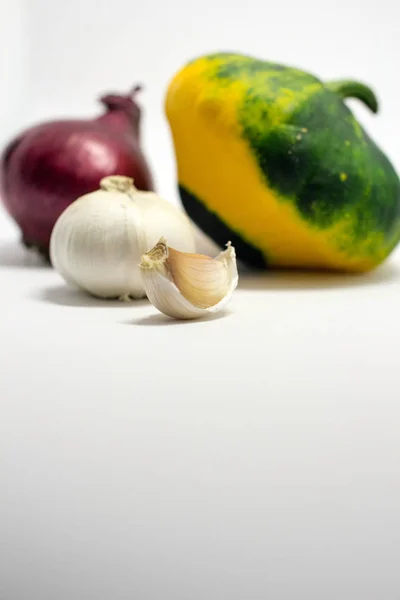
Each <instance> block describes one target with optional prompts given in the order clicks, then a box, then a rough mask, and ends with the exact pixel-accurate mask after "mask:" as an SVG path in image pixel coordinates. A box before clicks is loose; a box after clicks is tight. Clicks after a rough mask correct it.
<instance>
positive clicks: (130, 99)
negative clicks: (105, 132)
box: [97, 85, 141, 141]
mask: <svg viewBox="0 0 400 600" xmlns="http://www.w3.org/2000/svg"><path fill="white" fill-rule="evenodd" d="M140 90H141V87H140V86H138V85H137V86H135V87H134V88H133V89H132V90H131V92H130V93H129V94H128V95H126V96H123V95H120V94H105V95H104V96H101V98H100V102H101V103H102V104H103V105H104V106H105V108H106V112H105V113H104V114H103V115H101V116H100V117H99V118H98V119H97V122H99V123H102V124H105V125H107V126H108V127H112V128H113V129H114V130H117V131H120V132H122V133H126V132H127V131H130V132H131V133H133V135H134V137H135V138H136V139H137V140H138V141H140V120H141V110H140V108H139V106H138V104H137V103H136V100H135V99H136V95H137V93H138V92H139V91H140Z"/></svg>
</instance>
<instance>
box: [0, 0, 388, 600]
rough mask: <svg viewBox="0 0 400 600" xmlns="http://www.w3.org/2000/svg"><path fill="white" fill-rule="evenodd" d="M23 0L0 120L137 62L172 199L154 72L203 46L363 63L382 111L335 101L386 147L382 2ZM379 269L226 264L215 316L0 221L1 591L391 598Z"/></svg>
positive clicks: (162, 76)
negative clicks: (228, 273)
mask: <svg viewBox="0 0 400 600" xmlns="http://www.w3.org/2000/svg"><path fill="white" fill-rule="evenodd" d="M16 4H18V3H17V2H16V0H10V2H6V1H5V0H3V3H2V7H5V8H7V7H8V9H7V10H9V9H10V7H11V6H14V5H16ZM20 5H21V6H22V7H23V14H24V15H25V17H26V20H27V22H28V23H29V27H30V29H29V36H28V35H27V36H25V37H24V39H23V42H24V43H25V42H26V43H27V45H28V46H29V53H28V54H29V62H27V64H26V67H27V69H28V74H27V75H26V78H25V79H24V81H23V85H25V86H26V89H27V90H28V91H29V94H28V91H27V92H26V93H27V94H28V95H27V96H26V103H25V105H24V106H23V107H22V108H21V109H17V107H16V106H13V107H11V102H10V104H9V105H7V106H6V105H4V106H5V109H4V112H2V114H6V112H7V117H6V120H7V123H6V122H5V121H4V124H5V125H7V129H9V128H11V119H12V118H14V119H15V121H14V122H15V128H18V127H19V126H20V125H22V124H25V123H28V122H29V121H31V120H35V119H37V118H42V117H46V118H47V117H49V116H50V115H53V114H54V115H56V114H59V113H60V114H61V113H62V114H70V113H72V114H81V113H86V114H92V113H93V111H95V110H97V108H96V106H95V104H94V102H93V99H94V97H96V95H98V93H99V92H101V91H103V90H104V89H106V88H108V87H111V88H112V87H115V88H116V89H126V88H128V87H129V86H130V85H131V84H132V83H133V82H134V81H136V80H139V81H141V80H143V81H144V82H145V84H146V90H147V91H146V92H145V94H144V95H143V103H144V104H145V105H146V107H147V110H146V120H145V140H146V145H147V148H148V151H149V155H150V158H151V160H152V163H153V167H154V169H155V172H156V175H157V180H158V184H159V187H160V189H161V191H162V192H163V193H164V194H165V195H166V196H168V197H169V198H171V199H172V200H173V201H176V200H177V198H176V194H175V175H174V165H173V156H172V154H171V152H170V140H169V133H168V128H167V126H166V123H165V120H164V117H163V114H162V99H163V90H164V87H165V84H166V81H167V80H168V78H169V76H170V75H171V74H172V72H173V71H174V70H175V69H176V68H178V67H179V66H180V65H181V64H182V62H184V61H185V60H186V59H187V58H188V57H191V56H192V55H195V54H197V53H199V52H207V51H209V50H215V49H220V48H223V47H225V48H234V49H238V50H242V51H248V52H252V53H254V54H257V55H259V56H264V57H266V58H271V59H273V60H279V61H282V62H291V63H296V64H298V65H299V66H302V67H304V68H307V69H308V70H311V71H314V72H316V73H318V74H319V75H321V77H324V78H336V77H340V76H356V77H359V78H361V79H365V80H367V81H369V82H370V83H371V84H373V85H374V87H376V89H377V90H378V91H379V95H380V97H381V100H382V114H381V116H378V117H376V118H372V117H370V116H369V115H367V113H366V111H364V109H362V108H361V107H359V105H355V110H356V111H357V114H358V115H359V116H360V118H361V119H362V120H363V121H364V122H365V123H366V124H367V126H368V129H369V131H370V132H371V134H372V135H373V137H374V138H375V139H376V140H377V141H378V142H379V143H380V144H382V145H383V146H384V147H385V149H386V150H387V151H388V152H389V154H390V155H391V157H392V159H393V160H394V162H395V163H396V164H397V166H399V164H400V144H399V140H398V130H399V116H398V115H399V112H398V98H399V77H398V76H397V71H398V69H397V64H396V60H397V57H398V56H399V49H400V46H399V44H400V41H399V40H400V36H399V35H398V32H399V25H398V23H399V19H398V16H399V15H398V12H399V5H398V3H393V4H392V3H391V2H389V1H385V0H384V1H382V2H380V3H379V5H377V4H376V2H372V1H368V2H364V3H362V4H361V3H360V2H358V1H356V0H347V1H346V2H345V1H344V0H341V1H340V2H338V3H337V4H336V6H334V5H333V4H332V5H324V7H323V12H321V11H322V8H321V5H320V3H317V2H313V1H312V0H305V1H304V2H301V3H294V2H293V3H291V4H289V5H288V4H286V3H277V4H274V5H268V4H267V3H265V2H264V1H263V2H261V1H260V2H256V1H255V0H253V1H249V2H246V5H245V9H244V6H243V4H234V3H232V2H228V1H226V2H224V1H222V0H220V1H219V2H217V1H215V0H214V1H211V0H204V1H203V2H201V3H198V2H194V1H193V2H192V1H186V2H183V1H182V3H179V2H178V1H177V0H175V1H174V0H171V1H170V2H166V3H162V2H160V1H158V2H147V3H143V4H140V5H138V4H136V3H132V2H130V1H129V0H125V1H123V0H113V2H104V1H103V2H100V1H99V0H96V2H95V0H87V1H86V2H84V3H82V2H78V0H69V1H68V2H56V1H55V0H54V1H53V2H51V3H50V2H47V0H46V1H45V0H29V1H28V0H26V3H25V4H23V3H20ZM95 6H96V7H97V8H96V9H95V8H94V7H95ZM361 8H362V10H361ZM112 10H115V13H113V12H112ZM7 14H8V13H7ZM115 14H117V17H115ZM2 16H3V13H2ZM190 20H191V22H190ZM15 35H17V34H15ZM10 39H11V37H10ZM12 39H14V38H12ZM3 72H4V71H2V73H3ZM15 81H16V80H14V79H13V78H11V80H10V81H9V82H8V85H9V86H10V89H11V87H12V86H13V84H14V83H15ZM18 81H19V79H18ZM18 85H19V84H18ZM21 85H22V84H21ZM5 87H6V86H5ZM13 89H19V88H14V87H13ZM12 98H13V99H14V98H15V96H12ZM12 103H13V104H14V100H13V101H12ZM1 106H2V111H3V104H2V105H1ZM18 110H20V113H19V116H17V112H18ZM12 115H14V117H12ZM4 131H5V129H4V128H3V130H2V134H4ZM399 284H400V255H399V253H397V254H396V256H394V257H393V259H392V260H391V261H390V262H389V263H388V264H387V265H385V266H384V267H383V268H382V269H379V270H377V271H376V272H375V273H374V274H371V275H369V276H365V277H342V276H337V277H328V276H324V277H322V276H313V277H312V276H305V275H304V276H301V275H297V276H294V275H292V276H289V275H278V274H276V275H269V276H266V277H265V278H261V279H260V278H255V277H247V278H246V277H242V279H241V284H240V288H239V289H238V291H237V293H236V294H235V295H234V299H233V302H232V304H231V311H230V313H229V314H228V315H226V316H224V317H223V318H219V319H215V320H211V321H201V322H194V323H186V324H178V323H174V322H170V321H167V320H164V319H163V317H161V316H159V315H158V314H157V313H156V311H155V310H154V309H153V308H152V307H151V306H150V305H148V304H146V303H143V302H142V303H139V304H134V305H128V304H127V305H125V304H124V305H120V304H109V303H105V302H100V301H95V300H92V299H89V298H86V297H85V296H81V295H79V294H77V293H75V292H73V291H72V290H69V289H68V288H66V287H65V285H64V284H63V282H62V281H61V280H60V278H59V277H58V276H57V274H56V273H54V272H52V271H50V270H49V269H47V268H43V267H41V266H40V264H39V263H38V262H37V261H35V260H34V259H32V258H30V256H29V255H27V254H26V253H25V252H24V251H22V249H20V248H19V246H18V243H17V232H16V229H15V228H14V227H13V226H12V225H11V223H10V222H9V221H8V220H7V219H6V217H5V216H1V217H0V289H1V290H2V294H1V297H0V308H1V315H2V318H1V320H0V339H1V347H0V348H1V360H0V365H1V366H0V489H1V493H0V599H1V600H31V599H32V598H35V599H36V598H37V599H38V600H39V599H40V600H110V599H112V600H125V599H126V600H128V599H129V600H132V599H134V600H225V599H229V600H293V599H294V598H296V599H297V598H298V599H301V600H302V599H303V598H304V599H307V600H321V599H323V600H347V599H351V600H381V599H384V600H398V598H399V597H400V575H399V572H398V556H399V554H400V516H399V505H400V484H399V467H400V465H399V462H400V461H399V457H400V442H399V433H398V432H399V419H400V408H399V402H400V394H399V371H398V367H399V351H398V345H399V342H398V340H399V338H400V321H399V318H398V314H399Z"/></svg>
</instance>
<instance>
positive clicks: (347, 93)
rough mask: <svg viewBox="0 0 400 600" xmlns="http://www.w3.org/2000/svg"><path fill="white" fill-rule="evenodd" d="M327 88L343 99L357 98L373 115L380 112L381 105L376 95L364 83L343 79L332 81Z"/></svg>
mask: <svg viewBox="0 0 400 600" xmlns="http://www.w3.org/2000/svg"><path fill="white" fill-rule="evenodd" d="M326 87H327V88H328V89H330V90H331V91H332V92H335V93H336V94H339V96H341V97H342V98H343V99H345V98H357V100H360V101H361V102H363V103H364V104H365V105H366V106H367V107H368V108H369V109H370V110H371V111H372V112H373V113H375V114H376V113H377V112H378V109H379V105H378V99H377V97H376V96H375V93H374V92H373V91H372V90H371V88H369V87H368V86H366V85H364V84H363V83H359V82H358V81H351V80H347V79H343V80H340V81H331V82H329V83H327V84H326Z"/></svg>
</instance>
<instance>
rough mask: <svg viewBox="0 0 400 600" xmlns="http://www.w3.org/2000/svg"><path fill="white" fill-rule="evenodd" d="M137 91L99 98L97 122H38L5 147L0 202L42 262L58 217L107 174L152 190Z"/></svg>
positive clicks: (90, 190) (0, 167)
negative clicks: (101, 109)
mask: <svg viewBox="0 0 400 600" xmlns="http://www.w3.org/2000/svg"><path fill="white" fill-rule="evenodd" d="M139 89H140V87H139V86H136V87H135V88H134V89H133V90H132V92H131V93H130V94H129V95H127V96H123V95H118V94H107V95H105V96H102V97H101V98H100V101H101V102H102V103H103V105H104V106H105V108H106V111H105V113H104V114H102V115H101V116H100V117H97V118H95V119H93V120H83V119H79V120H63V121H61V120H59V121H52V122H46V123H40V124H38V125H37V126H34V127H31V128H29V129H27V130H26V131H23V132H22V133H21V134H20V135H18V136H17V137H16V138H15V139H13V140H12V141H11V142H10V143H9V144H8V145H7V146H6V148H5V150H4V152H3V154H2V157H1V161H0V191H1V197H2V200H3V203H4V205H5V207H6V209H7V211H8V212H9V214H10V215H11V216H12V217H13V219H14V220H15V221H16V223H17V224H18V226H19V227H20V229H21V231H22V240H23V242H24V244H25V245H27V246H33V247H35V248H37V249H38V250H39V251H40V252H41V253H42V254H44V255H45V256H47V257H48V252H49V242H50V236H51V232H52V229H53V227H54V225H55V222H56V221H57V219H58V217H59V216H60V215H61V213H62V212H63V211H64V209H65V208H66V207H67V206H68V205H69V204H71V202H73V201H74V200H76V199H77V198H78V197H79V196H82V195H83V194H85V193H89V192H92V191H94V190H96V189H97V188H98V187H99V182H100V180H101V179H102V178H103V177H106V176H107V175H114V174H118V175H125V176H128V177H132V178H133V179H134V182H135V186H136V187H137V188H138V189H140V190H150V191H151V190H153V189H154V187H153V181H152V176H151V172H150V169H149V166H148V164H147V162H146V158H145V156H144V154H143V152H142V150H141V148H140V119H141V111H140V108H139V106H138V105H137V104H136V102H135V96H136V93H137V92H138V91H139Z"/></svg>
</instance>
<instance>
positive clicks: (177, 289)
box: [140, 238, 238, 319]
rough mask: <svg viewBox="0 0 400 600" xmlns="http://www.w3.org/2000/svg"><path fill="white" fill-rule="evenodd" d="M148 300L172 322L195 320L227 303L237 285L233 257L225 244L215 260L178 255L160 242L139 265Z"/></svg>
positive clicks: (186, 254)
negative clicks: (224, 247) (170, 318)
mask: <svg viewBox="0 0 400 600" xmlns="http://www.w3.org/2000/svg"><path fill="white" fill-rule="evenodd" d="M140 269H141V272H142V278H143V283H144V288H145V291H146V294H147V297H148V299H149V300H150V302H151V303H152V304H154V306H155V307H156V308H158V310H159V311H160V312H162V313H164V314H166V315H168V316H169V317H172V318H174V319H198V318H200V317H203V316H205V315H207V314H209V313H213V312H217V311H219V310H221V308H224V307H225V306H226V305H227V303H228V302H229V300H230V298H231V296H232V293H233V291H234V290H235V288H236V286H237V283H238V271H237V266H236V253H235V249H234V247H233V246H232V245H231V243H230V242H229V243H228V244H227V248H226V250H224V251H223V252H220V254H218V256H216V258H211V257H209V256H204V255H202V254H189V253H186V252H179V251H178V250H175V249H174V248H170V247H169V246H168V245H167V241H166V239H165V238H161V239H160V241H159V242H158V244H156V245H155V246H154V247H153V248H152V249H151V250H150V251H149V252H147V253H146V254H144V255H143V256H142V260H141V263H140Z"/></svg>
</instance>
